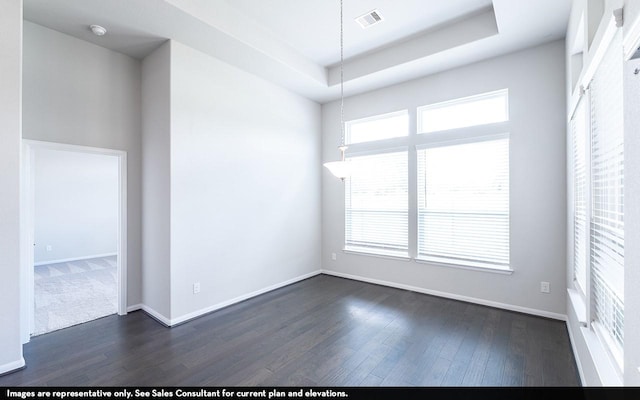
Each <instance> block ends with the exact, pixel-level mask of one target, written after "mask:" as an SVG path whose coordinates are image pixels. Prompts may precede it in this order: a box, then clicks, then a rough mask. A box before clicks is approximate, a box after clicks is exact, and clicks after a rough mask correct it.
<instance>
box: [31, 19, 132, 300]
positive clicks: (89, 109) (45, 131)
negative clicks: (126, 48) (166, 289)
mask: <svg viewBox="0 0 640 400" xmlns="http://www.w3.org/2000/svg"><path fill="white" fill-rule="evenodd" d="M23 47H24V59H23V60H24V61H23V62H24V77H23V78H24V79H23V82H24V83H23V84H24V88H23V94H24V99H23V107H24V110H23V138H26V139H34V140H43V141H50V142H59V143H67V144H75V145H83V146H92V147H101V148H108V149H115V150H124V151H126V152H127V163H128V165H127V173H128V176H127V216H128V221H127V231H128V232H127V241H128V242H127V274H128V275H127V302H128V304H129V305H131V304H138V303H140V302H141V300H142V296H141V288H140V285H141V276H140V274H141V268H140V265H141V250H140V249H141V247H142V244H141V217H140V215H141V109H140V103H141V99H140V93H141V89H140V81H141V78H140V73H141V66H140V62H139V61H137V60H135V59H133V58H130V57H128V56H125V55H123V54H120V53H117V52H114V51H111V50H107V49H104V48H102V47H99V46H96V45H93V44H90V43H88V42H85V41H82V40H79V39H76V38H73V37H71V36H68V35H65V34H62V33H59V32H56V31H53V30H51V29H47V28H44V27H42V26H39V25H36V24H33V23H31V22H28V21H25V22H24V46H23Z"/></svg>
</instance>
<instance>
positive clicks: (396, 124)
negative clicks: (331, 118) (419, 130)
mask: <svg viewBox="0 0 640 400" xmlns="http://www.w3.org/2000/svg"><path fill="white" fill-rule="evenodd" d="M408 134H409V113H408V112H407V111H400V112H397V113H391V114H385V115H379V116H376V117H372V118H364V119H359V120H355V121H348V122H347V123H346V136H347V137H346V142H347V144H354V143H364V142H372V141H374V140H382V139H389V138H394V137H401V136H408Z"/></svg>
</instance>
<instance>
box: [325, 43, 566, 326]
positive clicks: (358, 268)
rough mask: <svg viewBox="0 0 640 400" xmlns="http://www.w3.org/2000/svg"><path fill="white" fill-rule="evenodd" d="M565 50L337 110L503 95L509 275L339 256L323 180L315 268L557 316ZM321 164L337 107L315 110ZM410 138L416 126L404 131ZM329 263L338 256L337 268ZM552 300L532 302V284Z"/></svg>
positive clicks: (339, 200) (491, 64)
mask: <svg viewBox="0 0 640 400" xmlns="http://www.w3.org/2000/svg"><path fill="white" fill-rule="evenodd" d="M564 87H565V63H564V41H556V42H553V43H549V44H545V45H542V46H539V47H535V48H531V49H527V50H524V51H521V52H517V53H513V54H510V55H506V56H502V57H498V58H494V59H491V60H487V61H483V62H479V63H476V64H472V65H468V66H465V67H461V68H457V69H454V70H450V71H446V72H443V73H439V74H436V75H432V76H428V77H425V78H421V79H417V80H414V81H410V82H407V83H403V84H399V85H395V86H391V87H388V88H385V89H381V90H377V91H374V92H370V93H366V94H363V95H358V96H354V97H351V98H348V99H346V101H345V119H346V120H350V119H356V118H362V117H366V116H370V115H375V114H381V113H387V112H391V111H397V110H400V109H408V110H409V112H410V116H411V118H412V121H415V117H416V111H415V110H416V107H418V106H421V105H425V104H430V103H435V102H439V101H443V100H449V99H455V98H460V97H464V96H469V95H474V94H479V93H484V92H488V91H493V90H498V89H503V88H508V89H509V96H510V119H511V120H510V122H509V123H508V124H507V130H508V131H509V132H510V138H511V139H510V143H511V144H510V146H511V147H510V151H511V154H510V160H511V161H510V174H511V175H510V176H511V181H510V208H511V232H510V239H511V240H510V241H511V253H510V255H511V257H510V259H511V268H512V269H513V270H514V273H513V274H512V275H502V274H495V273H488V272H479V271H470V270H464V269H458V268H451V267H439V266H434V265H428V264H418V263H416V262H414V261H397V260H391V259H384V258H377V257H371V256H363V255H354V254H346V253H343V252H341V250H342V249H343V247H344V186H343V184H342V183H341V182H340V180H338V179H336V178H334V177H332V176H331V175H330V174H329V173H328V172H327V171H325V172H324V175H323V177H324V178H323V236H322V238H323V245H322V262H323V268H324V269H325V270H328V271H330V272H336V273H339V274H347V275H352V276H358V277H363V278H365V279H369V280H377V281H383V282H388V283H390V284H392V285H405V286H412V287H414V288H417V289H419V290H423V291H430V292H439V293H441V294H442V295H445V296H452V297H457V298H464V299H467V300H471V301H477V302H480V303H486V304H494V305H498V306H503V307H506V308H512V309H519V310H526V311H530V312H534V313H539V314H543V315H549V316H554V317H562V316H564V315H565V297H566V294H565V288H566V276H565V258H566V237H565V235H566V223H565V220H566V210H565V204H566V188H565V185H566V179H565V175H566V174H565V172H564V171H565V160H566V159H565V122H564V118H565V113H564V110H565V97H564V90H563V89H564ZM323 127H324V130H323V159H324V160H325V161H329V160H334V159H336V157H337V153H338V152H337V149H336V147H337V146H338V144H339V143H340V131H339V129H340V123H339V103H338V102H332V103H329V104H325V105H324V106H323ZM411 129H412V130H413V131H415V122H412V123H411ZM331 253H337V254H338V257H337V260H336V261H332V260H331ZM541 281H547V282H550V284H551V293H550V294H543V293H540V282H541Z"/></svg>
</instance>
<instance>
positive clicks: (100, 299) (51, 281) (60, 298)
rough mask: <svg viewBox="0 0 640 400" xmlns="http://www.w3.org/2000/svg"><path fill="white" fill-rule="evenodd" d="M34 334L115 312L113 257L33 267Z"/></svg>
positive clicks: (114, 268)
mask: <svg viewBox="0 0 640 400" xmlns="http://www.w3.org/2000/svg"><path fill="white" fill-rule="evenodd" d="M34 278H35V285H34V286H35V287H34V297H35V329H34V333H33V334H34V335H41V334H43V333H47V332H51V331H55V330H58V329H62V328H66V327H69V326H72V325H77V324H80V323H83V322H87V321H92V320H94V319H98V318H102V317H104V316H107V315H111V314H115V313H116V312H117V310H118V309H117V303H118V289H117V258H116V256H111V257H102V258H93V259H89V260H79V261H71V262H64V263H59V264H48V265H39V266H36V267H34Z"/></svg>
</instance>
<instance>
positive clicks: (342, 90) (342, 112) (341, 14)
mask: <svg viewBox="0 0 640 400" xmlns="http://www.w3.org/2000/svg"><path fill="white" fill-rule="evenodd" d="M340 133H341V136H340V137H341V139H340V146H341V148H342V160H343V161H344V147H345V146H344V139H345V138H344V24H343V0H340Z"/></svg>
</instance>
